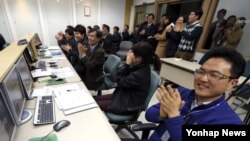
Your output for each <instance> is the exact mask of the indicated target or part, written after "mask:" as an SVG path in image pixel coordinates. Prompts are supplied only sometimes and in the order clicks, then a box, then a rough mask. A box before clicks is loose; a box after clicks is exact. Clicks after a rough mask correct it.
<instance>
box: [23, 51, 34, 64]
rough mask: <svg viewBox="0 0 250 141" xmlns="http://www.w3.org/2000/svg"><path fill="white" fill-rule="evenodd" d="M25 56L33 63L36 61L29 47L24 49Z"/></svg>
mask: <svg viewBox="0 0 250 141" xmlns="http://www.w3.org/2000/svg"><path fill="white" fill-rule="evenodd" d="M23 56H24V58H25V60H26V62H27V63H28V64H29V65H31V64H32V63H34V58H33V56H32V55H31V53H30V52H29V50H28V48H26V49H25V50H24V51H23Z"/></svg>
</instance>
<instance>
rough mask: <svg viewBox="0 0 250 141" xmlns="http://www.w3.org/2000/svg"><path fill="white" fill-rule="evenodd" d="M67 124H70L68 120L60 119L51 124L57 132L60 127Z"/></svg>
mask: <svg viewBox="0 0 250 141" xmlns="http://www.w3.org/2000/svg"><path fill="white" fill-rule="evenodd" d="M69 125H70V122H69V121H68V120H61V121H58V122H57V123H55V124H54V125H53V129H54V131H57V132H58V131H60V130H61V129H63V128H64V127H67V126H69Z"/></svg>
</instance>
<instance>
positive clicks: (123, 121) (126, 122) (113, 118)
mask: <svg viewBox="0 0 250 141" xmlns="http://www.w3.org/2000/svg"><path fill="white" fill-rule="evenodd" d="M159 83H160V77H159V76H158V75H157V74H156V73H155V72H154V71H151V82H150V88H149V92H148V95H147V97H146V100H145V102H144V105H143V106H142V107H140V108H137V109H135V110H134V111H135V112H133V114H128V115H118V114H114V113H111V112H107V113H106V115H107V117H108V120H109V122H110V123H111V124H117V125H118V127H117V128H116V129H115V131H116V132H119V131H120V130H121V129H123V128H124V129H126V130H127V131H128V132H129V133H130V134H132V135H133V137H134V138H135V139H139V137H138V136H137V135H136V134H135V132H134V131H133V130H132V129H131V125H132V124H137V123H141V122H140V121H138V118H139V116H140V114H141V112H142V111H145V110H146V109H147V107H148V104H149V102H150V100H151V98H152V96H153V95H154V93H155V91H156V89H157V87H158V85H159Z"/></svg>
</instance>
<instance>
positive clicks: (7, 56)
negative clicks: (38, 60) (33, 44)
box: [0, 34, 35, 82]
mask: <svg viewBox="0 0 250 141" xmlns="http://www.w3.org/2000/svg"><path fill="white" fill-rule="evenodd" d="M33 36H35V34H26V35H25V36H24V37H25V39H27V41H28V42H30V41H31V40H32V38H33ZM26 47H27V44H26V45H17V41H15V42H13V43H11V44H10V45H9V46H8V47H7V48H5V49H4V50H3V51H1V52H0V62H1V63H0V69H1V71H0V82H2V80H3V79H4V77H5V76H6V75H7V74H8V72H9V70H10V69H11V68H12V66H13V65H14V64H15V62H16V61H17V59H18V58H19V57H20V56H21V54H22V53H23V51H24V50H25V48H26Z"/></svg>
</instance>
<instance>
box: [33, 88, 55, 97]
mask: <svg viewBox="0 0 250 141" xmlns="http://www.w3.org/2000/svg"><path fill="white" fill-rule="evenodd" d="M44 95H52V88H48V87H43V88H35V89H34V90H33V93H32V97H38V96H44Z"/></svg>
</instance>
